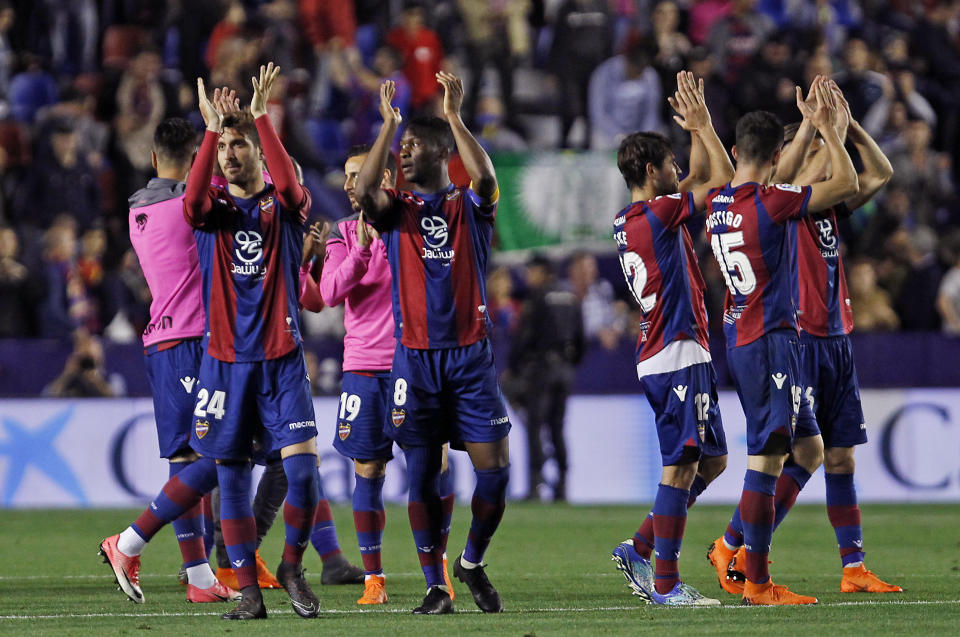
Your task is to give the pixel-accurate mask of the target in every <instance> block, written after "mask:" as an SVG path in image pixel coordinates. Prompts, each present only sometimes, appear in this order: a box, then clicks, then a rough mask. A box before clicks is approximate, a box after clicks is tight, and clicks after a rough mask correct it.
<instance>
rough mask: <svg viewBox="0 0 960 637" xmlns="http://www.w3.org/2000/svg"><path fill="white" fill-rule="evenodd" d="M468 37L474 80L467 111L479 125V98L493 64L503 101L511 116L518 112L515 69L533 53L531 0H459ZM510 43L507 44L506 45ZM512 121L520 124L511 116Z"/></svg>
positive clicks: (466, 97) (469, 65)
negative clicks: (528, 21) (477, 120)
mask: <svg viewBox="0 0 960 637" xmlns="http://www.w3.org/2000/svg"><path fill="white" fill-rule="evenodd" d="M457 6H458V7H459V8H460V16H461V17H462V18H463V26H464V30H465V31H466V36H467V49H466V62H467V68H468V69H469V70H470V83H469V86H467V87H466V93H465V95H464V106H463V113H464V117H465V118H466V121H467V123H468V124H469V125H476V115H477V100H479V99H480V98H481V96H482V95H483V93H481V91H480V87H481V85H482V84H483V74H484V70H485V69H486V68H487V67H488V66H493V67H494V68H495V69H496V71H497V77H498V78H499V82H500V84H499V89H500V92H499V94H500V100H501V101H502V102H503V104H504V107H505V108H506V114H507V115H508V116H509V117H511V118H512V117H513V116H514V115H516V105H515V104H514V101H513V71H514V69H515V68H516V66H517V64H518V62H520V61H521V60H522V59H524V58H526V57H527V56H528V55H529V54H530V35H529V33H528V29H527V12H528V11H529V10H530V0H498V1H497V2H490V1H489V0H457ZM504 45H506V46H504ZM508 124H509V125H510V126H516V123H515V122H514V121H513V120H512V119H511V120H510V121H509V122H508Z"/></svg>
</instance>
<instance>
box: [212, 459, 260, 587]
mask: <svg viewBox="0 0 960 637" xmlns="http://www.w3.org/2000/svg"><path fill="white" fill-rule="evenodd" d="M217 479H218V481H219V483H220V528H221V530H222V531H223V543H224V545H225V546H226V549H227V555H228V556H229V557H230V566H231V567H232V568H233V572H234V573H235V574H236V576H237V583H238V585H239V586H240V588H241V589H243V593H244V596H246V595H247V589H248V587H251V586H252V587H254V588H256V589H257V594H259V591H260V589H259V586H258V584H257V563H256V557H255V553H256V550H257V523H256V522H255V521H254V519H253V507H251V506H250V464H249V463H247V462H231V463H220V464H218V465H217Z"/></svg>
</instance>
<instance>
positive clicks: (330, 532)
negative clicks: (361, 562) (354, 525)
mask: <svg viewBox="0 0 960 637" xmlns="http://www.w3.org/2000/svg"><path fill="white" fill-rule="evenodd" d="M314 461H316V458H314ZM313 472H314V474H315V475H316V476H317V494H318V495H319V500H317V509H316V513H314V516H313V528H312V529H311V530H310V543H311V544H313V548H314V549H315V550H316V551H317V553H318V554H319V555H320V561H322V562H323V563H324V564H326V562H327V560H330V559H335V558H337V557H338V556H340V555H342V554H343V551H341V550H340V541H339V540H337V526H336V525H335V524H334V523H333V513H332V512H331V511H330V501H329V500H327V496H326V494H325V493H324V492H323V480H322V479H321V478H320V470H319V469H318V468H317V467H316V465H314V470H313Z"/></svg>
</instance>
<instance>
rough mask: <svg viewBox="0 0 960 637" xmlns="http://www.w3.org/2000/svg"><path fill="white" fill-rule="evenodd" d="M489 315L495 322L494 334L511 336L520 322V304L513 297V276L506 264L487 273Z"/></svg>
mask: <svg viewBox="0 0 960 637" xmlns="http://www.w3.org/2000/svg"><path fill="white" fill-rule="evenodd" d="M487 315H488V316H489V317H490V321H491V322H492V323H493V331H494V335H497V334H499V335H503V336H505V337H507V338H509V337H510V336H511V335H512V334H513V332H514V330H515V329H516V328H517V325H518V324H519V319H520V304H519V303H518V302H517V300H516V299H515V298H514V297H513V276H512V275H511V274H510V268H508V267H506V266H500V267H499V268H496V269H494V270H493V271H492V272H491V273H490V274H488V275H487Z"/></svg>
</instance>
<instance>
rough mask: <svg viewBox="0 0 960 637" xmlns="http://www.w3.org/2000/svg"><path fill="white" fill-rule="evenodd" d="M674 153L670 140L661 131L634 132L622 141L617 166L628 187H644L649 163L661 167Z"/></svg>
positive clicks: (618, 151)
mask: <svg viewBox="0 0 960 637" xmlns="http://www.w3.org/2000/svg"><path fill="white" fill-rule="evenodd" d="M671 154H673V150H672V149H671V147H670V140H669V139H667V137H666V136H665V135H661V134H660V133H647V132H642V133H633V134H631V135H627V137H626V138H625V139H624V140H623V141H622V142H620V148H619V149H618V150H617V168H619V169H620V174H621V175H623V180H624V181H626V182H627V188H643V185H644V184H645V183H646V182H647V164H653V165H654V166H657V167H660V166H662V165H663V162H664V160H665V159H666V158H667V157H669V156H670V155H671Z"/></svg>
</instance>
